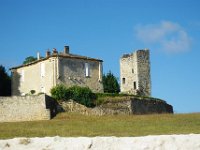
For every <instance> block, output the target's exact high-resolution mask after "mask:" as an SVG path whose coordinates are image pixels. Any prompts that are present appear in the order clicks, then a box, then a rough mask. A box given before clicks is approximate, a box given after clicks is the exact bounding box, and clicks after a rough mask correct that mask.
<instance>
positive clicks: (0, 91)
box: [0, 65, 11, 96]
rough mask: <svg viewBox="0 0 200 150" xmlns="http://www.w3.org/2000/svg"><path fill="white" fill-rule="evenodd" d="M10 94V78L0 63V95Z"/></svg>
mask: <svg viewBox="0 0 200 150" xmlns="http://www.w3.org/2000/svg"><path fill="white" fill-rule="evenodd" d="M10 95H11V78H10V76H9V75H8V74H7V72H6V69H5V67H4V66H2V65H0V96H10Z"/></svg>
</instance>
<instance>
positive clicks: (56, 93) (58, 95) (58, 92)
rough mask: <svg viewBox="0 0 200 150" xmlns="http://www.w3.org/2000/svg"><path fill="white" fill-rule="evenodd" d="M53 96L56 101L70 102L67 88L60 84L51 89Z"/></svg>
mask: <svg viewBox="0 0 200 150" xmlns="http://www.w3.org/2000/svg"><path fill="white" fill-rule="evenodd" d="M50 92H51V96H52V97H53V98H54V99H56V100H68V99H69V95H70V94H69V91H68V90H67V88H66V87H65V86H64V85H62V84H60V85H56V86H55V87H53V88H52V89H51V91H50Z"/></svg>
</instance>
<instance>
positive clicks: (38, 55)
mask: <svg viewBox="0 0 200 150" xmlns="http://www.w3.org/2000/svg"><path fill="white" fill-rule="evenodd" d="M37 60H40V53H39V52H37Z"/></svg>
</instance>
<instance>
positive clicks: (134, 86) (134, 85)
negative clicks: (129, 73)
mask: <svg viewBox="0 0 200 150" xmlns="http://www.w3.org/2000/svg"><path fill="white" fill-rule="evenodd" d="M133 88H134V90H136V89H137V84H136V82H135V81H134V82H133Z"/></svg>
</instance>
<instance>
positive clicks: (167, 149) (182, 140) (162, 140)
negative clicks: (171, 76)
mask: <svg viewBox="0 0 200 150" xmlns="http://www.w3.org/2000/svg"><path fill="white" fill-rule="evenodd" d="M23 149H25V150H88V149H91V150H200V134H189V135H160V136H145V137H93V138H89V137H78V138H64V137H58V136H56V137H44V138H14V139H9V140H0V150H23Z"/></svg>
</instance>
